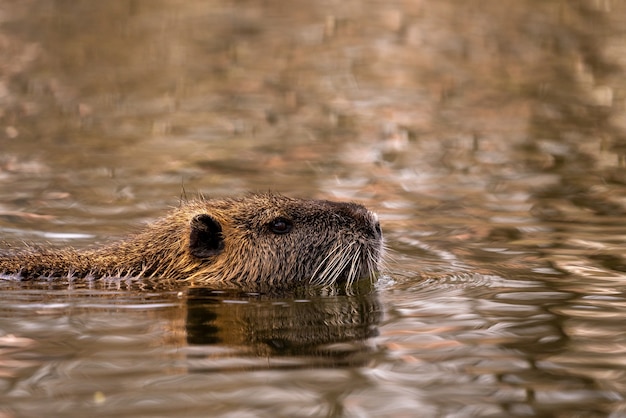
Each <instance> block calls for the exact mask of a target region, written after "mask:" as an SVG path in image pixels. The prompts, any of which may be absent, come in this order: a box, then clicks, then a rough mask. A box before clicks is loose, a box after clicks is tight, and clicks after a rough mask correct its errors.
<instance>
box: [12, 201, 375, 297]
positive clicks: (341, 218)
mask: <svg viewBox="0 0 626 418" xmlns="http://www.w3.org/2000/svg"><path fill="white" fill-rule="evenodd" d="M382 255H383V237H382V232H381V229H380V224H379V223H378V219H377V216H376V215H375V214H374V213H373V212H371V211H369V210H367V209H366V208H365V207H364V206H362V205H360V204H356V203H342V202H332V201H327V200H304V199H294V198H289V197H286V196H282V195H277V194H252V195H248V196H246V197H242V198H227V199H214V200H213V199H200V200H196V201H191V202H188V203H185V204H182V205H181V206H180V207H179V208H176V209H174V210H173V211H171V212H170V213H169V214H167V215H166V216H165V217H163V218H161V219H159V220H157V221H156V222H154V223H152V224H150V225H148V226H147V227H146V228H145V230H143V232H140V233H138V234H136V235H132V236H130V237H128V238H127V239H124V240H122V241H119V242H116V243H113V244H110V245H108V246H105V247H103V248H99V249H93V250H75V249H71V248H69V249H62V250H52V249H49V250H46V249H43V250H37V251H34V250H32V249H27V250H21V251H19V250H18V251H14V252H9V253H4V254H2V255H0V272H3V273H4V274H5V275H17V276H19V277H21V278H24V279H37V278H42V277H46V278H49V277H90V278H93V279H100V278H107V277H142V278H151V279H155V280H157V281H158V280H164V281H180V282H185V283H189V284H193V285H210V284H219V283H240V284H263V285H269V286H274V285H277V286H278V285H280V286H290V285H297V284H307V283H309V284H316V285H330V284H334V283H338V282H345V283H346V284H348V285H349V284H351V283H353V282H355V281H356V280H357V279H359V278H364V277H365V278H369V279H370V280H373V279H374V278H375V276H376V274H377V272H378V271H379V268H380V264H381V259H382Z"/></svg>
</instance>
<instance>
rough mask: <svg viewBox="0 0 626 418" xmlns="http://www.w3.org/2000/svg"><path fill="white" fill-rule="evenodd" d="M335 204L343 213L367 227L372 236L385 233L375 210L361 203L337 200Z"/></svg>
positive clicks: (380, 235) (377, 236)
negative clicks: (372, 210)
mask: <svg viewBox="0 0 626 418" xmlns="http://www.w3.org/2000/svg"><path fill="white" fill-rule="evenodd" d="M333 203H335V202H333ZM335 205H336V206H337V209H339V212H340V213H341V214H342V215H344V216H347V217H350V218H352V219H354V220H355V221H356V222H357V224H359V225H363V226H364V227H365V228H367V232H368V233H369V234H370V235H371V236H372V237H374V238H377V239H380V238H381V237H382V235H383V233H382V230H381V228H380V222H378V216H377V215H376V214H375V213H374V212H371V211H370V210H368V209H367V208H366V207H365V206H363V205H359V204H358V203H344V202H337V203H335Z"/></svg>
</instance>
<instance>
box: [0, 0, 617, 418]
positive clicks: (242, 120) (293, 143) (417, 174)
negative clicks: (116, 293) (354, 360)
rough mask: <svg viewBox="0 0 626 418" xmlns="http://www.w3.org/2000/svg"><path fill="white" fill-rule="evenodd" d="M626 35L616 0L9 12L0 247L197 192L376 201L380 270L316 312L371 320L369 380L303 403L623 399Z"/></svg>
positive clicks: (44, 7)
mask: <svg viewBox="0 0 626 418" xmlns="http://www.w3.org/2000/svg"><path fill="white" fill-rule="evenodd" d="M624 27H626V2H625V1H622V0H567V1H563V0H515V1H501V0H467V1H455V0H437V1H432V0H430V1H429V0H392V1H384V2H383V1H373V0H367V1H357V0H347V1H333V0H322V1H284V0H274V1H263V0H210V1H204V0H203V1H199V0H186V1H182V0H116V1H77V0H19V1H0V237H1V238H0V239H1V240H3V241H4V242H5V243H7V244H9V245H17V246H19V245H22V242H23V241H26V242H38V243H42V242H46V243H47V245H51V246H64V245H68V244H69V245H73V246H76V247H83V246H87V245H91V244H93V243H101V242H103V241H108V240H110V239H112V238H118V237H122V236H124V235H126V234H127V233H128V232H129V231H134V230H136V229H137V227H138V226H139V225H141V224H142V223H144V222H147V221H150V220H152V219H154V218H156V217H158V216H161V215H162V214H163V213H164V211H165V210H166V209H167V208H168V207H171V206H175V205H177V204H178V202H179V201H180V199H181V198H183V199H184V198H185V197H187V198H191V197H193V196H196V195H198V194H203V195H205V196H207V197H211V196H224V195H241V194H243V193H245V192H248V191H261V192H264V191H267V190H272V191H276V192H281V193H285V194H289V195H292V196H298V197H312V198H331V199H340V200H355V201H359V202H361V203H364V204H365V205H367V206H368V207H370V208H372V209H373V210H375V211H377V212H378V213H379V215H380V217H381V220H382V226H383V230H384V232H385V235H386V238H387V242H388V244H389V246H390V249H391V257H390V260H389V262H388V270H387V272H386V275H385V277H384V278H385V280H384V283H385V285H384V286H382V287H381V289H380V290H381V291H380V293H379V295H378V296H377V298H376V300H374V301H372V300H368V301H366V302H367V303H361V302H362V301H357V302H354V301H351V302H349V303H347V305H345V304H344V305H341V304H342V303H344V302H345V301H343V300H340V301H339V302H337V303H339V305H341V306H343V308H342V307H341V306H340V307H337V308H336V309H335V308H332V309H327V310H324V309H320V311H321V312H325V314H327V313H328V311H329V310H330V311H333V312H335V311H336V312H345V311H354V310H357V309H356V308H354V307H355V306H357V307H365V308H363V309H366V310H367V311H368V312H372V311H376V312H377V313H376V314H373V315H370V316H366V317H367V318H368V321H369V322H368V323H367V324H366V325H367V326H372V323H373V326H374V327H378V329H377V332H379V337H377V338H376V339H374V340H373V341H374V344H375V345H376V347H377V348H376V349H373V350H374V352H373V353H369V354H367V356H366V357H367V359H369V360H371V361H373V363H370V366H368V367H365V368H359V367H356V368H355V369H350V370H351V371H352V373H354V374H356V375H358V376H359V377H360V378H362V380H359V382H360V383H359V385H361V386H359V388H360V389H359V392H354V391H353V386H352V385H353V383H354V380H353V379H352V377H345V376H343V375H341V376H340V375H339V374H332V373H331V374H330V375H320V376H321V377H320V379H321V380H322V381H324V382H327V381H331V382H334V384H335V385H336V386H335V388H340V389H338V393H339V394H336V395H337V396H336V397H333V396H331V395H329V393H328V392H326V391H325V388H322V389H319V385H318V384H317V383H311V384H310V385H309V386H307V385H308V384H309V383H310V382H309V383H306V382H308V381H307V380H306V379H308V378H310V376H308V375H306V376H305V375H295V374H294V375H290V376H288V378H287V380H285V381H289V382H296V385H295V386H293V387H294V388H295V387H297V383H301V384H303V385H304V387H306V388H309V389H310V391H311V392H307V393H308V394H309V395H311V398H310V399H312V403H311V405H312V406H311V408H313V409H311V410H310V411H312V410H314V408H315V407H319V408H322V409H324V408H326V406H328V405H330V406H328V409H324V411H326V416H331V415H333V412H332V411H335V412H336V411H348V412H350V413H347V414H346V415H348V416H366V415H367V414H366V413H365V412H363V411H370V410H371V411H378V414H375V415H376V416H384V414H383V412H385V410H383V408H384V406H385V405H386V406H389V405H395V407H396V408H397V409H396V412H398V413H405V414H408V415H395V416H410V414H412V413H414V412H415V411H416V410H423V411H424V413H425V414H432V416H448V415H446V414H447V413H450V414H453V413H456V412H458V411H464V413H461V415H458V416H470V415H472V414H473V413H475V414H477V415H481V414H483V413H485V414H487V413H491V414H495V415H494V416H504V415H506V416H514V415H515V416H517V415H520V416H529V415H535V416H537V415H541V414H546V415H541V416H553V415H551V414H552V413H553V412H555V411H560V413H563V414H567V413H569V412H571V413H577V414H579V415H578V416H606V415H605V414H610V413H614V414H619V413H620V412H621V413H623V412H624V411H625V410H626V406H625V403H624V398H625V393H626V383H625V382H626V377H625V372H624V368H623V364H625V363H624V362H625V361H626V360H624V359H625V358H626V350H624V347H626V341H625V340H624V336H623V323H624V318H626V308H625V307H626V302H625V300H624V294H625V292H626V286H625V285H624V283H625V280H624V278H625V277H624V273H625V272H626V260H625V259H624V254H625V251H626V244H625V237H626V222H625V221H626V114H625V98H626V93H625V92H626V77H625V76H624V75H625V68H626V34H625V32H624ZM16 295H17V294H16V293H13V294H11V293H7V294H6V296H5V297H6V298H7V300H6V301H5V302H3V303H7V304H8V303H9V302H10V300H12V299H13V298H14V297H16ZM57 296H58V297H59V298H60V300H61V301H62V304H63V303H66V302H67V300H66V299H64V298H65V296H59V295H57ZM28 297H29V298H34V299H28V300H29V301H30V302H29V303H31V302H33V300H34V301H36V302H37V303H39V302H40V300H41V299H44V300H45V298H46V297H49V295H43V294H34V295H32V294H31V295H30V296H28ZM142 297H143V296H142ZM378 298H380V300H378ZM83 302H85V301H83V300H82V299H80V298H79V299H78V300H76V301H74V302H72V303H78V304H79V305H80V303H83ZM127 302H128V301H122V302H120V303H121V304H122V307H121V308H120V307H118V306H116V307H115V309H122V310H123V309H130V308H129V306H127V305H125V304H126V303H127ZM326 302H328V301H326ZM335 302H336V301H335ZM90 303H91V302H90ZM128 303H130V302H128ZM132 303H136V302H132ZM132 303H131V305H132ZM246 303H247V302H246ZM258 303H260V302H258ZM286 303H293V301H290V302H286ZM320 303H321V305H319V306H325V305H324V301H322V302H320ZM6 306H8V305H6ZM20 306H22V305H20ZM20 306H16V307H14V309H16V312H22V311H20V309H23V307H21V308H20ZM27 306H28V307H29V308H27V310H28V312H30V314H26V315H25V317H23V318H22V321H23V322H15V321H13V316H12V315H14V314H11V315H8V316H7V320H6V321H5V323H4V326H5V332H7V333H9V334H10V333H13V334H15V335H30V334H28V332H29V331H28V329H30V328H29V326H28V324H29V323H30V322H29V321H34V322H35V323H38V322H39V321H42V319H41V318H40V317H39V316H38V315H39V312H40V311H38V310H37V309H39V308H36V307H37V306H39V305H38V304H35V305H27ZM55 306H56V305H55ZM59 306H61V305H59ZM63 306H65V305H63ZM72 306H74V305H72ZM89 306H91V305H89ZM194 306H195V305H194ZM219 306H222V305H219ZM262 306H263V309H271V307H272V306H273V305H272V303H271V302H268V303H267V304H262ZM316 306H317V305H316ZM333 306H334V305H333ZM346 306H347V307H348V308H346ZM372 306H374V307H377V308H375V309H372V308H371V307H372ZM205 308H206V306H204V305H201V306H200V310H202V309H205ZM7 309H8V308H7ZM12 309H13V308H12ZM30 309H32V310H33V311H30ZM49 309H53V308H49ZM55 309H56V308H55ZM59 309H61V311H59V312H57V313H58V314H59V315H61V317H65V315H68V312H67V311H66V310H64V309H65V308H59ZM104 309H105V311H106V308H104ZM154 309H161V308H154ZM194 309H196V308H195V307H194ZM212 309H213V308H212ZM220 309H221V308H220ZM255 309H256V308H254V309H252V313H250V314H249V315H248V314H247V313H246V315H248V316H246V318H247V319H246V321H250V322H252V324H253V325H254V326H250V327H248V328H249V329H250V330H254V329H259V328H261V326H258V324H256V323H255V322H254V321H257V320H259V319H258V318H257V317H255V316H254V315H256V314H258V312H257V310H255ZM378 309H380V311H381V312H383V313H384V315H383V316H381V315H382V314H381V315H378V311H377V310H378ZM320 311H318V312H317V313H316V315H317V314H319V312H320ZM48 312H49V311H48ZM99 312H101V311H99ZM116 312H117V311H116ZM125 312H126V313H125V314H124V315H125V318H127V316H128V315H129V314H128V312H130V310H128V311H125ZM133 312H135V313H136V314H137V315H138V316H140V314H139V313H137V312H138V311H133ZM228 312H230V313H229V314H228V315H231V316H232V315H234V316H235V317H236V313H235V314H233V313H232V312H231V311H230V310H229V311H228ZM106 313H107V314H111V313H110V312H108V311H106ZM91 314H92V315H93V312H91ZM170 314H172V313H171V312H170V313H168V314H167V315H166V314H163V316H162V317H161V320H162V321H164V323H165V324H166V325H164V327H166V328H171V329H178V330H179V331H180V327H181V325H180V323H172V322H169V318H170V316H168V315H170ZM172 315H173V314H172ZM212 315H213V316H215V314H212ZM231 316H229V318H231ZM276 316H278V317H281V316H280V315H276ZM267 317H268V318H271V317H272V315H267ZM381 317H382V318H383V319H382V320H381ZM251 318H255V319H251ZM281 318H283V317H281ZM143 319H144V321H146V323H152V322H150V321H152V320H153V319H152V318H150V319H149V320H148V319H146V318H143ZM201 319H202V320H201V321H188V322H193V324H196V322H197V324H200V325H202V324H205V322H203V321H204V319H205V318H204V317H202V318H201ZM231 319H232V318H231ZM290 319H291V317H289V316H288V317H286V318H285V322H286V323H287V322H288V321H289V320H290ZM335 319H336V318H335ZM84 320H85V321H87V322H85V323H88V320H87V319H84ZM178 320H179V321H181V322H184V320H182V319H180V317H179V319H178ZM137 321H139V319H137V318H135V320H134V322H137ZM381 321H382V322H381ZM224 322H227V323H230V322H228V321H224ZM261 322H262V321H261ZM335 322H341V318H339V320H338V321H335ZM347 322H350V323H352V322H353V318H348V319H347ZM81 323H82V322H81ZM327 323H329V321H327V320H323V321H321V322H320V324H322V328H324V327H325V325H324V324H327ZM1 324H2V323H0V325H1ZM197 324H196V325H197ZM101 325H102V324H99V325H96V327H99V326H101ZM196 325H194V328H193V333H194V335H196V337H197V340H201V339H202V336H203V335H205V333H206V330H205V329H203V328H202V327H201V326H200V329H199V330H198V329H196V328H197V327H196ZM264 325H268V324H265V323H264ZM267 328H268V329H271V328H272V327H271V324H270V325H269V326H267ZM287 328H288V329H287V332H286V334H290V332H292V331H294V329H291V328H289V327H287ZM298 328H299V327H298ZM70 330H71V329H70ZM79 330H80V331H77V332H79V333H80V332H86V333H89V332H90V329H83V328H80V327H79ZM66 331H67V330H66ZM340 331H341V332H344V331H345V329H340ZM370 331H372V330H371V329H370V328H367V330H366V331H362V330H361V331H360V332H359V333H354V334H355V335H360V337H359V338H360V339H368V338H370V336H372V335H374V334H376V332H370ZM68 332H69V331H68ZM72 332H73V331H72ZM109 332H111V333H114V332H121V333H123V332H125V331H123V330H122V331H120V330H118V329H109ZM203 333H204V334H203ZM70 334H71V332H70ZM157 334H158V333H157ZM303 334H307V328H306V326H305V327H304V332H303ZM309 334H311V333H309ZM313 334H315V333H313ZM71 335H73V334H71ZM133 335H134V334H133ZM159 335H160V334H159ZM189 335H191V332H190V334H189ZM210 335H211V336H213V334H210ZM40 337H41V336H40V335H33V336H32V338H33V339H35V340H37V341H39V338H40ZM233 340H234V339H233ZM237 340H238V341H248V340H254V338H252V337H249V336H248V337H241V338H238V339H237ZM188 342H191V341H188ZM326 342H328V341H326ZM76 344H78V345H80V344H79V343H76ZM305 345H306V344H305ZM309 348H310V347H309ZM261 351H262V350H259V351H258V352H261ZM129 352H132V350H131V351H129ZM255 352H257V351H255ZM310 352H311V351H307V353H310ZM368 356H369V357H368ZM166 357H167V356H166ZM309 360H310V359H309ZM304 363H306V361H305V362H304ZM366 363H367V361H364V362H363V363H360V364H366ZM43 364H48V363H46V361H44V362H43ZM155 364H158V361H157V360H155ZM306 364H309V365H310V363H306ZM186 365H187V366H189V364H186ZM299 365H300V366H302V364H299ZM153 366H154V364H153V365H152V366H151V367H153ZM259 367H261V366H259ZM302 367H304V368H306V367H307V366H302ZM296 368H297V367H296ZM212 370H213V371H215V370H216V369H212ZM218 370H221V369H219V368H218ZM327 371H328V370H327ZM283 372H284V371H283ZM333 373H334V372H333ZM338 373H339V372H338ZM220 376H221V375H220ZM271 376H273V375H270V377H268V376H267V375H264V378H267V379H269V380H267V382H270V383H268V385H267V387H266V388H273V389H274V390H276V393H277V394H278V395H277V396H278V397H282V396H284V390H286V389H285V388H284V387H283V386H281V385H282V383H281V382H282V381H283V378H284V375H283V374H282V373H278V374H276V376H275V377H276V380H275V381H272V380H271ZM416 376H420V379H421V380H420V379H417V377H416ZM237 377H238V378H240V379H241V380H238V381H237V382H238V384H240V385H242V386H246V385H249V386H248V387H249V388H250V389H251V390H252V389H254V390H256V389H258V388H259V385H260V383H258V381H255V380H254V378H253V376H250V375H238V376H237ZM214 378H215V375H211V379H214ZM344 378H345V379H344ZM145 379H146V377H145V376H142V375H140V376H139V377H138V381H139V382H144V383H145V381H146V380H145ZM246 379H248V380H246ZM250 379H251V380H250ZM342 379H344V380H342ZM18 381H19V379H18ZM255 382H256V383H255ZM263 382H266V380H263ZM303 382H305V383H303ZM65 383H67V382H65ZM318 383H319V382H318ZM476 383H478V385H477V384H476ZM142 384H143V383H142ZM324 384H325V383H324ZM177 385H178V382H176V381H172V387H177ZM301 389H302V388H301ZM109 390H110V391H115V389H113V386H111V388H110V389H109ZM222 390H223V393H222V394H221V395H223V396H225V397H220V396H217V398H213V399H210V400H207V402H209V401H210V402H211V403H212V404H214V403H215V401H216V399H220V401H221V402H226V403H228V402H227V401H224V399H227V398H228V397H227V396H226V395H225V393H226V392H228V393H229V394H231V392H229V389H228V386H226V387H224V389H222ZM233 390H235V389H233ZM268 390H269V389H268ZM294 390H295V389H294ZM302 390H304V391H305V392H306V390H305V389H302ZM329 390H330V389H329ZM196 395H199V394H198V393H196ZM68 396H69V395H68ZM77 396H78V395H77ZM86 396H87V398H88V399H91V398H89V396H91V392H90V393H89V394H87V395H86ZM128 396H130V395H128ZM190 396H193V394H192V395H190ZM70 398H71V397H70ZM270 398H271V399H276V397H273V398H272V397H269V398H268V399H270ZM289 398H290V399H292V401H293V399H296V398H293V397H291V396H290V397H289ZM0 399H2V398H1V397H0ZM8 399H9V400H12V399H13V398H10V397H9V398H8ZM80 399H82V398H80ZM281 399H282V398H281ZM297 399H304V398H297ZM307 399H308V398H307ZM320 399H322V401H320ZM328 399H332V402H331V401H328ZM179 400H180V401H181V402H184V400H183V399H182V398H181V399H179ZM381 400H383V401H384V402H381ZM44 401H45V399H44ZM326 401H328V402H329V404H326V403H325V402H326ZM172 402H173V403H172V405H177V404H176V402H175V401H174V400H172ZM272 402H273V401H272ZM272 402H270V403H268V405H269V404H271V403H272ZM293 402H295V401H293ZM331 404H332V405H331ZM25 405H27V403H26V401H24V404H23V405H22V407H24V408H26V406H25ZM44 405H45V403H44ZM229 405H230V404H229ZM272 405H274V406H276V407H278V406H280V405H282V406H284V407H285V408H286V409H284V410H283V411H289V413H285V416H293V414H292V412H293V411H294V410H293V409H289V408H290V407H291V406H293V403H292V404H289V405H291V406H287V404H286V403H285V404H284V405H283V404H275V403H274V404H272ZM319 405H322V406H319ZM338 405H339V406H338ZM230 406H231V407H232V408H234V407H233V406H232V405H230ZM249 407H250V408H251V410H252V411H255V412H259V409H258V408H261V407H259V406H258V405H256V406H255V405H249ZM225 408H226V410H227V411H229V410H231V409H232V408H231V409H229V408H228V407H225ZM255 408H257V409H255ZM267 408H268V409H263V411H264V412H267V413H268V415H267V416H277V415H275V413H276V411H275V410H273V409H271V408H272V407H270V406H268V407H267ZM416 408H422V409H416ZM234 409H236V408H234ZM16 410H17V411H22V412H23V410H20V409H19V408H18V409H16ZM268 411H269V412H268ZM310 411H309V412H310ZM328 411H331V412H328ZM563 411H565V412H563ZM568 411H569V412H568ZM0 412H1V410H0ZM116 412H119V411H116ZM240 412H241V411H240ZM300 412H301V411H300ZM361 412H363V413H362V414H361V415H359V414H360V413H361ZM498 414H499V415H498ZM580 414H582V415H580ZM0 415H1V414H0ZM321 415H324V414H321ZM251 416H259V415H258V414H252V415H251ZM452 416H454V415H452ZM563 416H565V415H563ZM614 416H617V415H614Z"/></svg>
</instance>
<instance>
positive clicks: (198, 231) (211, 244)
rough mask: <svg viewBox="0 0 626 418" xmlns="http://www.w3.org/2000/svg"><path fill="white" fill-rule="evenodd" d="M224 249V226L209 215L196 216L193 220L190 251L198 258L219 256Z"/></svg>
mask: <svg viewBox="0 0 626 418" xmlns="http://www.w3.org/2000/svg"><path fill="white" fill-rule="evenodd" d="M223 249H224V237H223V236H222V226H221V225H220V223H219V222H218V221H217V220H216V219H215V218H213V217H211V216H210V215H207V214H202V215H196V216H194V217H193V219H192V220H191V232H190V234H189V251H190V252H191V254H192V255H195V256H196V257H198V258H206V257H210V256H212V255H217V254H219V253H220V252H222V250H223Z"/></svg>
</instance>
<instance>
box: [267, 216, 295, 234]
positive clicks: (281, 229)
mask: <svg viewBox="0 0 626 418" xmlns="http://www.w3.org/2000/svg"><path fill="white" fill-rule="evenodd" d="M292 227H293V224H292V223H291V221H290V220H289V219H285V218H276V219H274V220H273V221H272V222H270V229H271V230H272V232H273V233H275V234H286V233H287V232H289V231H291V228H292Z"/></svg>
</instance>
